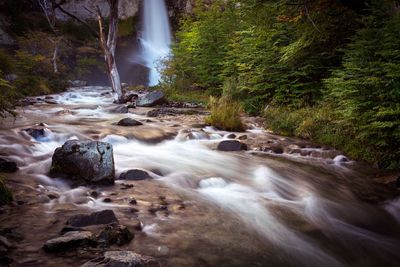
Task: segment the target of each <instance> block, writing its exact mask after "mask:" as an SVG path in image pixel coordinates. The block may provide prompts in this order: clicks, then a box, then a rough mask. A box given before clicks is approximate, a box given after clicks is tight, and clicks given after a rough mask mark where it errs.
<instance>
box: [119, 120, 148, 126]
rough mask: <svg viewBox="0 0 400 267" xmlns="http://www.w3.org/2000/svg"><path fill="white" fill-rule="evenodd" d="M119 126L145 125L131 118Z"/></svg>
mask: <svg viewBox="0 0 400 267" xmlns="http://www.w3.org/2000/svg"><path fill="white" fill-rule="evenodd" d="M117 125H119V126H138V125H143V123H141V122H140V121H137V120H134V119H131V118H125V119H122V120H120V121H119V122H118V123H117Z"/></svg>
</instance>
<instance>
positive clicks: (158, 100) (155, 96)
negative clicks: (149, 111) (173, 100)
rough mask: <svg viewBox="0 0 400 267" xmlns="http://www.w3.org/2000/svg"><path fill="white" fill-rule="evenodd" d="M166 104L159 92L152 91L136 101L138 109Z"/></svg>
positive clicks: (161, 93) (163, 96)
mask: <svg viewBox="0 0 400 267" xmlns="http://www.w3.org/2000/svg"><path fill="white" fill-rule="evenodd" d="M166 102H167V99H166V98H165V95H164V93H163V92H161V91H153V92H150V93H148V94H145V95H142V96H140V97H139V100H138V101H137V106H138V107H153V106H156V105H161V104H164V103H166Z"/></svg>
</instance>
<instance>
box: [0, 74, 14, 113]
mask: <svg viewBox="0 0 400 267" xmlns="http://www.w3.org/2000/svg"><path fill="white" fill-rule="evenodd" d="M0 74H1V71H0ZM16 98H17V93H16V91H15V89H14V87H13V86H11V85H10V83H9V82H8V81H6V80H4V79H2V78H0V117H1V118H4V117H5V116H7V114H11V115H13V116H15V115H16V113H15V111H14V102H15V100H16Z"/></svg>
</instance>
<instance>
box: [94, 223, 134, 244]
mask: <svg viewBox="0 0 400 267" xmlns="http://www.w3.org/2000/svg"><path fill="white" fill-rule="evenodd" d="M133 238H134V234H133V233H132V232H131V231H130V230H129V229H128V227H126V226H124V225H119V224H117V223H111V224H109V225H107V226H106V228H105V229H104V230H103V231H102V232H101V233H100V235H99V236H98V240H99V243H100V244H102V245H103V246H104V247H109V246H111V245H114V244H117V245H118V246H122V245H125V244H128V243H129V242H130V241H131V240H132V239H133Z"/></svg>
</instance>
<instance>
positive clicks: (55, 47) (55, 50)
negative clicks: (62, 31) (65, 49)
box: [53, 41, 58, 73]
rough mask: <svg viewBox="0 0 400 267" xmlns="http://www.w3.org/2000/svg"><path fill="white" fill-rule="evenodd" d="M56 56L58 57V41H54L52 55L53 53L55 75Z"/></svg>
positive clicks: (56, 69)
mask: <svg viewBox="0 0 400 267" xmlns="http://www.w3.org/2000/svg"><path fill="white" fill-rule="evenodd" d="M57 55H58V41H56V42H55V44H54V53H53V67H54V72H55V73H58V65H57Z"/></svg>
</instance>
